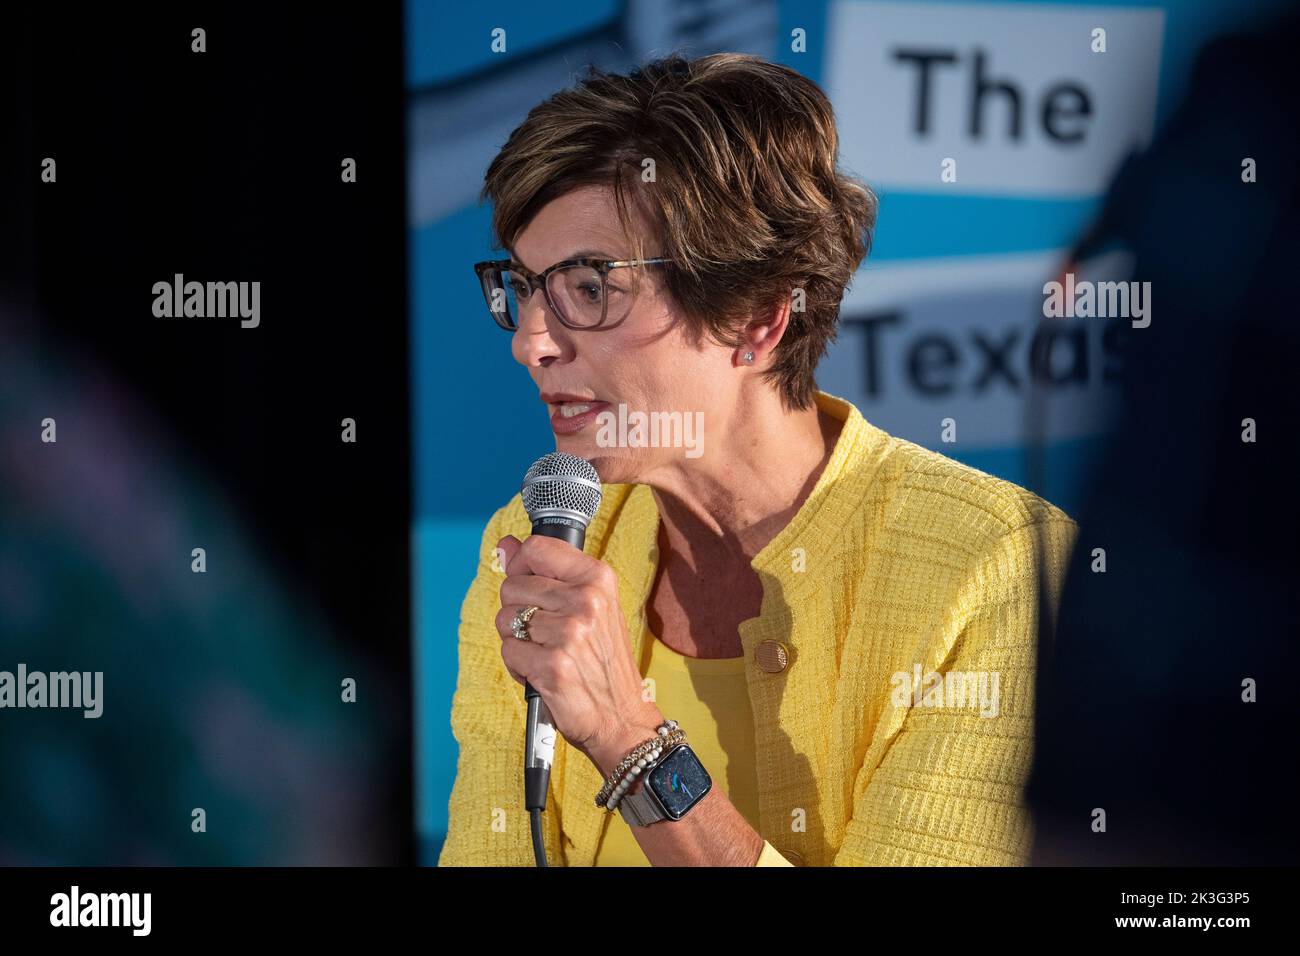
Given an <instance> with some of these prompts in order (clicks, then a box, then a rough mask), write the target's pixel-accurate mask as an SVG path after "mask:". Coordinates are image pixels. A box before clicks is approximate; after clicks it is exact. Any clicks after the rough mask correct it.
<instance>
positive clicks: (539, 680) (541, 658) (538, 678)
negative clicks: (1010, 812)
mask: <svg viewBox="0 0 1300 956" xmlns="http://www.w3.org/2000/svg"><path fill="white" fill-rule="evenodd" d="M548 653H550V652H548V651H547V650H546V648H544V647H542V646H541V645H539V644H534V643H532V642H531V641H506V642H504V643H503V644H502V645H501V659H502V660H503V661H504V662H505V665H506V670H507V671H510V672H511V673H513V674H517V675H518V677H516V678H515V679H516V680H520V678H522V680H521V681H520V682H521V683H529V684H532V685H533V687H535V688H537V692H538V693H539V694H542V696H543V697H545V696H546V695H547V694H549V693H550V692H551V690H552V687H553V684H554V682H553V680H552V676H553V675H552V674H551V667H550V666H549V665H550V662H549V661H548V659H547V656H546V655H547V654H548Z"/></svg>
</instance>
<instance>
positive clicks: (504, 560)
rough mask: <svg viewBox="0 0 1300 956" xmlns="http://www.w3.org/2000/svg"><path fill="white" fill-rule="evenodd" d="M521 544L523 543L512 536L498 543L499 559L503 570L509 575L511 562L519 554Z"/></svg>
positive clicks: (509, 535) (507, 536)
mask: <svg viewBox="0 0 1300 956" xmlns="http://www.w3.org/2000/svg"><path fill="white" fill-rule="evenodd" d="M521 544H522V542H521V541H520V540H519V539H518V538H516V537H515V536H514V535H512V534H508V535H506V536H505V537H504V538H502V539H501V540H500V541H498V542H497V546H496V553H497V559H498V561H499V562H500V564H501V570H502V571H504V572H506V573H507V574H509V573H510V560H511V558H513V557H514V556H515V555H516V554H518V553H519V547H520V545H521Z"/></svg>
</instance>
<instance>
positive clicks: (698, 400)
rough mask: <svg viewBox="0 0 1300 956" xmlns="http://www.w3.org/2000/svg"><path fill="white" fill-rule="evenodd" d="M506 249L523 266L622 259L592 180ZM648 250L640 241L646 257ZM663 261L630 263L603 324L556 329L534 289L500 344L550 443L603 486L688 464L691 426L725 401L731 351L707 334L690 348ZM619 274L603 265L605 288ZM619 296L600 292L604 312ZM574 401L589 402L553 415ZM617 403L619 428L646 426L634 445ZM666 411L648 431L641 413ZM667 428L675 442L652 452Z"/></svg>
mask: <svg viewBox="0 0 1300 956" xmlns="http://www.w3.org/2000/svg"><path fill="white" fill-rule="evenodd" d="M637 225H638V228H640V227H642V226H643V225H644V224H643V223H641V222H640V221H638V223H637ZM641 235H642V236H649V235H651V233H650V232H648V231H646V232H642V233H641ZM512 252H513V255H514V258H515V260H516V261H517V262H519V263H521V264H522V265H523V266H524V267H525V268H527V269H531V270H532V271H533V272H535V273H540V272H541V271H542V270H544V269H546V268H547V267H549V266H551V265H554V264H555V263H557V262H561V261H563V260H565V259H572V258H576V257H578V256H583V255H587V256H597V257H601V258H610V259H631V258H633V250H632V249H631V248H630V245H629V243H628V241H627V239H625V238H624V236H623V233H622V230H621V228H620V226H619V219H618V213H617V211H616V207H615V204H614V193H613V190H612V189H611V188H609V187H601V186H589V187H583V188H581V189H576V190H573V191H572V192H569V193H566V194H565V195H563V196H561V197H559V198H558V199H555V200H553V201H551V202H550V203H548V204H547V205H545V206H543V207H542V209H541V210H540V211H539V212H538V213H537V215H536V216H535V217H534V218H533V220H532V221H531V222H530V223H529V224H528V226H527V228H525V229H524V230H523V231H522V232H521V233H520V234H519V236H518V237H517V239H516V241H515V244H514V248H513V250H512ZM659 253H660V250H659V249H657V248H653V247H650V246H648V245H647V248H646V250H645V256H646V258H655V257H657V256H658V255H659ZM668 268H672V267H671V266H649V267H646V268H643V269H641V270H640V273H641V285H640V288H639V290H638V291H637V293H636V296H635V298H632V299H630V300H625V302H630V305H629V306H627V308H628V311H627V316H626V318H625V319H624V320H623V321H622V322H619V323H617V324H615V325H613V326H612V327H608V328H602V329H592V330H574V329H570V328H567V327H566V326H564V325H563V324H561V323H560V321H559V319H558V318H556V316H555V315H554V314H553V313H552V312H551V309H550V306H549V305H548V303H547V301H546V296H545V294H544V293H542V292H541V291H538V292H535V293H534V294H533V296H532V297H531V298H530V299H529V300H527V301H526V302H521V303H520V305H519V316H518V323H519V328H518V329H517V330H516V331H515V333H514V340H513V342H512V343H511V351H512V352H513V354H514V357H515V359H516V360H517V361H518V362H520V363H521V364H523V365H524V366H525V367H526V368H527V369H528V372H529V374H530V375H531V376H532V377H533V381H534V382H535V383H536V385H537V390H538V392H539V393H540V397H541V399H542V401H544V402H546V403H547V411H548V413H549V414H550V416H551V427H552V430H553V431H554V432H555V444H556V450H557V451H563V452H568V453H570V454H573V455H578V456H579V457H581V458H586V459H587V460H589V461H590V462H591V463H592V464H593V465H594V466H595V468H596V471H597V472H598V473H599V474H600V477H601V480H602V481H604V482H639V483H648V482H647V478H648V477H649V476H650V475H651V474H652V473H653V472H654V471H656V470H659V469H661V468H664V467H680V466H682V465H689V463H690V462H692V461H696V460H698V458H700V457H701V456H702V454H703V453H705V452H707V449H708V445H707V443H706V442H705V441H704V436H703V434H696V432H697V431H702V429H703V425H704V424H705V422H706V421H707V423H708V425H709V426H710V427H713V426H715V425H717V424H718V423H719V422H721V423H724V424H725V422H726V420H727V416H728V414H729V410H730V409H732V408H733V407H734V405H735V400H736V397H737V389H738V386H739V382H738V379H739V376H737V375H736V374H735V371H736V370H735V369H734V368H733V367H732V353H733V352H734V349H730V348H728V347H726V346H721V345H718V344H716V343H713V342H710V341H709V340H708V339H707V338H702V340H701V341H700V343H699V344H698V346H697V345H694V344H692V343H691V342H690V340H689V338H688V337H687V335H686V326H685V323H684V321H683V319H682V316H681V313H680V311H679V310H678V308H677V306H676V304H675V303H674V302H673V301H672V299H671V298H670V297H669V295H668V292H667V288H666V285H665V283H664V276H663V273H664V271H665V269H668ZM630 278H631V270H629V269H627V268H621V269H615V270H613V271H611V272H610V274H609V283H610V285H611V286H613V287H617V289H622V290H629V289H630V282H629V280H630ZM620 294H622V295H629V296H630V295H631V293H630V291H627V292H623V293H619V292H617V291H613V290H611V292H610V297H609V300H608V301H609V303H610V308H611V309H614V308H615V302H616V299H617V296H618V295H620ZM582 405H587V406H589V408H588V410H587V411H586V412H584V413H581V414H577V415H574V416H573V417H565V413H564V411H563V409H565V408H566V407H567V408H568V409H569V411H570V413H572V412H573V411H575V410H577V409H578V408H579V407H581V406H582ZM620 405H623V406H625V412H626V414H627V415H628V416H629V418H628V419H627V420H628V421H629V422H630V423H631V422H635V421H636V418H635V417H632V416H633V413H638V412H639V413H642V414H643V415H644V416H645V421H646V428H645V429H644V430H643V431H642V432H641V433H640V435H641V438H642V439H644V440H639V439H638V433H637V432H636V431H635V429H633V428H632V427H627V428H625V429H622V430H620V428H619V427H618V420H619V417H620V409H619V406H620ZM667 412H679V413H681V414H680V416H679V417H678V418H677V419H673V421H674V422H680V426H678V427H676V428H675V429H674V430H673V431H671V432H670V431H669V430H668V429H666V428H664V429H663V430H661V431H659V434H658V435H657V436H656V435H655V434H654V430H652V429H651V427H650V424H649V422H650V421H651V416H652V413H667ZM654 420H657V421H658V422H660V424H661V425H662V424H663V423H664V422H666V421H668V419H666V418H665V417H664V416H663V415H662V414H661V415H659V416H656V417H655V419H654ZM610 422H612V425H610V424H608V423H610ZM603 424H604V425H605V427H602V425H603ZM719 427H723V426H719ZM620 431H621V432H622V434H620ZM673 434H675V435H676V436H677V440H678V446H677V447H662V445H663V444H664V443H665V442H667V441H668V440H669V439H670V438H671V436H672V435H673ZM652 437H658V438H660V445H661V447H650V446H649V445H650V440H651V438H652ZM611 442H612V443H613V444H611ZM692 444H693V446H694V447H689V446H690V445H692Z"/></svg>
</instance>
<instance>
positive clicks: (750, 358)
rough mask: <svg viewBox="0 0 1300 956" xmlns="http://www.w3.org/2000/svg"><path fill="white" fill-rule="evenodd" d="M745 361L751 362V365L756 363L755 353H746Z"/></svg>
mask: <svg viewBox="0 0 1300 956" xmlns="http://www.w3.org/2000/svg"><path fill="white" fill-rule="evenodd" d="M745 361H746V362H751V363H752V362H753V361H754V353H753V352H746V353H745Z"/></svg>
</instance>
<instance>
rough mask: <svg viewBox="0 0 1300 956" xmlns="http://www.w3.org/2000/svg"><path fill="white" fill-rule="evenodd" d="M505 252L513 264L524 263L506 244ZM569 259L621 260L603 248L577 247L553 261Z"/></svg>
mask: <svg viewBox="0 0 1300 956" xmlns="http://www.w3.org/2000/svg"><path fill="white" fill-rule="evenodd" d="M506 252H508V253H510V261H511V262H513V263H514V264H515V265H519V266H524V264H523V263H522V262H520V261H519V257H518V256H516V255H515V253H514V250H513V249H511V248H509V247H508V246H507V247H506ZM570 259H609V260H610V261H611V262H621V261H622V260H621V259H620V258H619V257H618V256H616V255H612V254H610V253H608V252H606V251H605V250H603V249H579V250H577V251H576V252H573V253H570V254H569V255H567V256H565V257H564V258H563V259H557V260H555V261H556V262H568V261H569V260H570ZM524 268H525V269H527V268H528V267H527V266H524Z"/></svg>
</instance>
